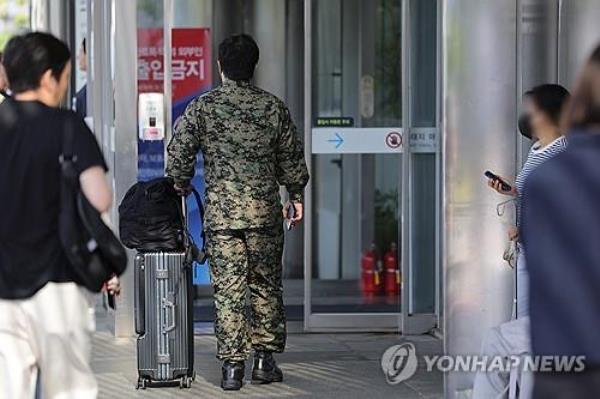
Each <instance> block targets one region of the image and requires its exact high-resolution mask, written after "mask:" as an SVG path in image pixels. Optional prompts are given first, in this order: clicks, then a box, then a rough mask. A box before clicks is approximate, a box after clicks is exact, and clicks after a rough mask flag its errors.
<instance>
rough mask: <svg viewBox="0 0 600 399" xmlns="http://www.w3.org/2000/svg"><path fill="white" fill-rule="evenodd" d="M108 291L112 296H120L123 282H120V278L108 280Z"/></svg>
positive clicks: (115, 277)
mask: <svg viewBox="0 0 600 399" xmlns="http://www.w3.org/2000/svg"><path fill="white" fill-rule="evenodd" d="M106 291H108V293H109V294H110V295H116V296H119V294H120V293H121V282H120V281H119V278H118V277H117V276H114V277H113V278H111V279H110V280H108V282H107V283H106Z"/></svg>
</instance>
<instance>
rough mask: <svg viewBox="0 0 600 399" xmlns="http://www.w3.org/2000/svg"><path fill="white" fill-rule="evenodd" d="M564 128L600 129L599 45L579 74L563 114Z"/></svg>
mask: <svg viewBox="0 0 600 399" xmlns="http://www.w3.org/2000/svg"><path fill="white" fill-rule="evenodd" d="M564 128H565V129H567V130H568V129H570V128H576V129H582V130H589V129H590V128H594V129H596V130H597V129H600V45H599V46H598V47H596V49H595V50H594V51H593V52H592V55H591V56H590V58H589V59H588V62H587V63H586V64H585V67H584V68H583V71H582V72H581V74H580V75H579V81H578V82H577V85H576V88H575V91H574V92H573V98H572V99H571V101H569V105H568V106H567V109H566V111H565V114H564Z"/></svg>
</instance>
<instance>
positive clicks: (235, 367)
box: [221, 360, 246, 391]
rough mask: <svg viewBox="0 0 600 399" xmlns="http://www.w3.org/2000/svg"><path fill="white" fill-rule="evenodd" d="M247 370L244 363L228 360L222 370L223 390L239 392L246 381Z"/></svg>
mask: <svg viewBox="0 0 600 399" xmlns="http://www.w3.org/2000/svg"><path fill="white" fill-rule="evenodd" d="M245 369H246V367H245V365H244V362H233V361H229V360H226V361H225V362H224V363H223V368H222V369H221V370H222V371H223V380H221V388H223V389H224V390H225V391H239V390H240V389H241V388H242V382H243V381H244V371H245Z"/></svg>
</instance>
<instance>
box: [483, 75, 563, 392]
mask: <svg viewBox="0 0 600 399" xmlns="http://www.w3.org/2000/svg"><path fill="white" fill-rule="evenodd" d="M568 97H569V92H568V91H567V90H566V89H565V88H564V87H562V86H559V85H554V84H545V85H541V86H537V87H534V88H533V89H532V90H530V91H528V92H527V93H525V98H524V100H525V101H524V102H525V107H526V111H527V112H526V114H525V115H523V116H522V117H521V118H520V120H519V130H520V131H521V133H522V134H523V135H524V136H526V137H528V138H531V139H533V140H534V141H535V142H534V144H533V146H532V147H531V150H530V151H529V155H528V157H527V161H526V162H525V165H523V168H522V169H521V171H520V172H519V174H518V175H517V178H516V180H515V184H514V185H512V186H511V189H510V190H508V191H504V190H502V183H501V182H500V180H498V179H490V180H489V182H488V185H489V186H490V187H491V188H493V189H494V190H496V191H497V192H499V193H500V194H504V195H509V196H513V197H516V200H517V225H518V224H519V223H520V218H521V216H520V214H521V211H520V207H521V205H520V204H521V203H522V194H523V188H524V186H525V181H526V179H527V176H529V174H530V173H531V172H532V171H533V170H534V169H535V168H537V167H538V166H539V165H541V164H542V163H544V162H545V161H547V160H548V159H550V158H552V157H553V156H555V155H557V154H559V153H561V152H562V151H564V149H565V148H566V145H567V143H566V140H565V138H564V136H563V132H562V130H561V128H560V123H559V121H560V119H561V110H562V108H563V105H564V104H565V103H566V101H567V99H568ZM500 178H501V179H502V180H504V181H507V180H506V179H504V178H502V177H500ZM509 239H511V240H517V241H518V240H519V237H518V230H517V228H516V227H514V228H512V229H511V230H510V231H509ZM517 248H518V257H517V282H516V285H517V293H516V295H517V309H516V315H517V319H516V320H511V321H509V322H506V323H503V324H501V325H499V326H497V327H494V328H492V329H491V330H490V331H489V332H488V333H487V334H486V336H485V338H484V340H483V344H482V349H481V352H482V355H487V356H509V355H522V354H525V353H530V352H531V339H530V328H529V325H530V323H529V304H528V303H529V292H528V291H529V290H528V287H529V278H528V273H527V269H526V266H525V256H524V252H523V247H522V245H521V244H520V242H518V243H517ZM507 386H508V375H507V373H502V372H500V371H498V372H491V371H490V372H485V371H480V372H478V373H477V374H476V376H475V384H474V387H473V396H472V397H473V399H488V398H497V397H500V396H501V395H502V394H503V392H506V391H507ZM530 388H531V387H526V386H522V387H521V394H520V396H519V397H524V398H527V397H528V394H529V393H530V392H529V389H530Z"/></svg>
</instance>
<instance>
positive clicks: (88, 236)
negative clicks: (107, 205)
mask: <svg viewBox="0 0 600 399" xmlns="http://www.w3.org/2000/svg"><path fill="white" fill-rule="evenodd" d="M73 134H74V133H73V128H72V126H71V125H70V123H69V122H67V123H66V125H65V129H64V134H63V149H62V154H61V156H60V164H61V204H60V215H59V231H60V240H61V243H62V246H63V249H64V251H65V254H66V255H67V258H68V260H69V262H70V264H71V267H72V270H73V272H74V274H75V277H76V282H77V283H79V284H81V285H83V286H85V287H86V288H88V289H89V290H91V291H93V292H100V290H101V289H102V286H103V285H104V283H105V282H106V281H108V280H109V279H110V278H111V277H112V276H113V275H115V274H116V275H121V274H123V272H124V271H125V269H126V267H127V253H126V252H125V248H124V247H123V245H122V244H121V242H120V241H119V239H118V238H117V237H116V236H115V235H114V233H113V232H112V230H111V229H110V228H109V227H108V226H107V225H106V224H105V223H104V221H103V220H102V216H101V214H100V212H98V211H97V210H96V208H94V207H93V206H92V204H90V202H89V201H88V200H87V198H86V197H85V195H84V194H83V193H82V192H81V187H80V185H79V174H78V173H77V169H76V167H75V165H76V163H77V157H76V156H74V154H73Z"/></svg>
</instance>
